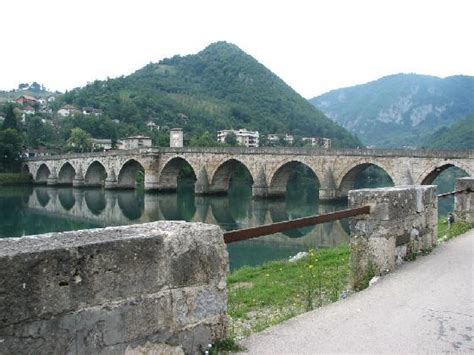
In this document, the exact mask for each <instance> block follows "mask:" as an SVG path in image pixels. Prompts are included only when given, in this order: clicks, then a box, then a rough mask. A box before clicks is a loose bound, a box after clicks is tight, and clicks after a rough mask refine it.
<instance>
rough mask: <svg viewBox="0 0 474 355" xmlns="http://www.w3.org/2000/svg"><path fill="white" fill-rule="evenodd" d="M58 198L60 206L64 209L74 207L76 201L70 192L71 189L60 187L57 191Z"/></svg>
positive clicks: (67, 209)
mask: <svg viewBox="0 0 474 355" xmlns="http://www.w3.org/2000/svg"><path fill="white" fill-rule="evenodd" d="M58 199H59V202H60V203H61V206H63V208H64V209H65V210H66V211H69V210H70V209H71V208H73V207H74V204H75V203H76V198H75V197H74V195H73V193H72V189H70V188H69V189H67V188H66V189H60V190H59V191H58Z"/></svg>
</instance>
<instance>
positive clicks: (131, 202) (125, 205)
mask: <svg viewBox="0 0 474 355" xmlns="http://www.w3.org/2000/svg"><path fill="white" fill-rule="evenodd" d="M117 201H118V205H119V207H120V209H121V210H122V213H123V215H124V216H125V217H127V218H128V219H129V220H131V221H134V220H137V219H139V218H140V217H141V216H142V214H143V210H144V208H145V203H144V200H143V194H140V195H137V194H136V193H135V191H120V193H118V194H117Z"/></svg>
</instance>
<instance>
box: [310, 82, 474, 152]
mask: <svg viewBox="0 0 474 355" xmlns="http://www.w3.org/2000/svg"><path fill="white" fill-rule="evenodd" d="M310 101H311V103H313V104H314V105H315V106H316V107H318V108H319V109H320V110H321V111H323V112H324V113H325V114H326V115H327V116H328V117H330V118H332V119H333V120H334V121H335V122H338V123H339V124H341V125H342V126H343V127H345V128H346V129H348V130H349V131H351V132H353V133H355V134H357V136H358V137H359V138H360V139H361V140H362V141H363V143H364V144H366V145H375V146H385V147H401V146H421V145H423V144H424V142H425V139H427V137H428V136H430V135H431V134H433V133H434V132H436V131H437V130H438V129H440V128H441V127H449V126H450V125H452V124H454V123H455V122H457V121H458V120H460V119H462V118H464V117H466V116H467V115H469V114H471V113H474V77H472V76H461V75H459V76H451V77H447V78H445V79H441V78H438V77H433V76H425V75H416V74H397V75H391V76H387V77H383V78H381V79H379V80H376V81H372V82H370V83H367V84H364V85H357V86H353V87H349V88H343V89H338V90H334V91H330V92H328V93H326V94H323V95H321V96H318V97H315V98H313V99H311V100H310Z"/></svg>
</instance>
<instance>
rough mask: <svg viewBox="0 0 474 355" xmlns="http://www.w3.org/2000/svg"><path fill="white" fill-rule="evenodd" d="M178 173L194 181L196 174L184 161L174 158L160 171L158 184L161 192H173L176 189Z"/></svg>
mask: <svg viewBox="0 0 474 355" xmlns="http://www.w3.org/2000/svg"><path fill="white" fill-rule="evenodd" d="M180 173H182V174H183V175H186V176H189V177H190V178H192V180H194V181H195V180H196V172H195V171H194V169H193V167H192V166H191V164H189V162H188V161H187V160H186V159H183V158H181V157H175V158H172V159H171V160H169V161H168V162H167V163H166V164H165V166H164V167H163V169H162V170H161V173H160V177H159V180H158V182H159V184H158V186H159V187H160V190H161V191H175V190H176V189H177V187H178V181H179V177H180Z"/></svg>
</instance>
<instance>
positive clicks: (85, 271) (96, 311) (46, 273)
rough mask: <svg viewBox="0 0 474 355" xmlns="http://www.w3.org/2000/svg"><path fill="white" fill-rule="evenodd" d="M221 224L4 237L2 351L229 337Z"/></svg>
mask: <svg viewBox="0 0 474 355" xmlns="http://www.w3.org/2000/svg"><path fill="white" fill-rule="evenodd" d="M227 269H228V255H227V250H226V246H225V244H224V241H223V237H222V232H221V230H220V228H219V227H217V226H211V225H205V224H200V223H185V222H154V223H148V224H142V225H136V226H124V227H113V228H105V229H95V230H84V231H76V232H66V233H51V234H47V235H41V236H32V237H25V238H20V239H4V240H0V299H1V300H2V302H1V303H0V353H72V354H83V353H107V354H109V353H112V354H122V353H125V351H126V349H127V348H130V347H132V348H133V347H140V346H143V345H144V344H145V343H147V342H148V343H150V344H155V345H156V344H167V345H169V346H171V347H180V348H182V349H183V350H184V351H185V352H187V353H190V352H198V351H200V350H202V349H204V348H205V347H206V346H207V344H209V343H212V342H213V341H214V340H215V339H219V338H222V337H224V336H225V333H226V324H227V323H226V308H227V295H226V281H225V277H226V273H227Z"/></svg>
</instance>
